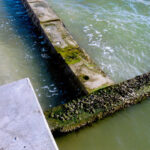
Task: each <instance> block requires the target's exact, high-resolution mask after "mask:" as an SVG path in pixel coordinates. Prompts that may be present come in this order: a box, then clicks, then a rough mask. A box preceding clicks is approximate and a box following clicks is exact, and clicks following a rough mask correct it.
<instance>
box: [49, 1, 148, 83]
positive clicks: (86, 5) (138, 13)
mask: <svg viewBox="0 0 150 150" xmlns="http://www.w3.org/2000/svg"><path fill="white" fill-rule="evenodd" d="M47 1H48V2H49V4H50V5H51V6H52V8H53V9H54V10H55V11H56V12H57V14H58V15H59V16H60V17H61V18H62V20H63V21H64V23H65V25H66V26H67V28H68V29H69V31H70V32H71V33H72V35H73V37H74V38H75V39H76V40H77V41H78V43H79V44H80V45H81V47H83V48H84V49H85V50H86V51H87V52H88V53H89V55H90V56H91V57H92V58H93V59H94V61H95V62H96V63H97V64H98V65H99V66H100V67H101V68H102V70H103V71H104V72H106V73H107V74H108V75H109V76H110V77H111V79H113V80H114V81H116V82H120V81H123V80H126V79H129V78H132V77H134V76H135V75H139V74H141V73H144V72H147V71H150V65H149V62H150V51H149V49H150V38H149V37H150V32H149V31H150V1H149V0H47Z"/></svg>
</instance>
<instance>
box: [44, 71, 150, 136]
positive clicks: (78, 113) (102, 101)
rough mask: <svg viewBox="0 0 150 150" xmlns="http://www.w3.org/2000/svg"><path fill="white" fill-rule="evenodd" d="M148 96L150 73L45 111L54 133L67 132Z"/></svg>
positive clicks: (149, 91)
mask: <svg viewBox="0 0 150 150" xmlns="http://www.w3.org/2000/svg"><path fill="white" fill-rule="evenodd" d="M149 96H150V73H147V74H143V75H141V76H137V77H135V78H133V79H131V80H127V81H125V82H122V83H119V84H116V85H112V86H110V87H106V88H104V89H100V90H98V91H96V92H93V93H92V94H89V95H88V96H85V97H82V98H79V99H76V100H73V101H71V102H69V103H67V104H64V105H61V106H58V107H55V108H53V109H51V110H49V111H47V112H45V115H46V118H47V120H48V123H49V126H50V128H51V129H52V131H53V132H54V133H55V132H56V133H58V132H59V133H67V132H70V131H74V130H77V129H80V128H81V127H83V126H86V125H88V124H91V123H92V122H94V121H96V120H98V119H103V118H105V117H106V116H108V115H111V114H113V113H115V112H116V111H119V110H122V109H124V108H126V107H129V106H131V105H134V104H137V103H139V102H141V101H142V100H145V99H146V98H148V97H149Z"/></svg>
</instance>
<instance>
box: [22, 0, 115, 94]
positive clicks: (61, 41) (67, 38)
mask: <svg viewBox="0 0 150 150" xmlns="http://www.w3.org/2000/svg"><path fill="white" fill-rule="evenodd" d="M22 1H23V0H22ZM23 3H24V4H25V5H28V6H29V8H30V10H31V12H30V13H31V14H30V16H31V18H32V21H33V23H34V24H36V26H37V27H38V28H41V30H42V31H43V32H44V35H45V37H46V38H47V39H48V40H49V41H50V42H51V43H52V45H53V47H54V48H55V50H56V51H57V53H59V54H60V55H61V57H62V58H63V59H64V62H65V63H66V65H68V66H69V67H70V69H71V70H72V72H73V73H74V75H75V76H76V77H77V79H78V80H79V82H80V84H78V85H79V86H81V87H79V88H81V89H84V90H83V91H84V93H85V94H87V93H91V92H93V91H95V90H96V89H100V88H101V87H103V86H104V85H105V86H106V85H107V86H109V85H112V84H113V81H112V80H110V79H109V77H108V76H106V74H105V73H104V72H103V71H102V70H101V69H100V68H98V67H97V66H96V65H95V63H94V62H93V61H92V60H91V59H90V57H89V56H88V54H87V53H86V52H85V50H84V49H82V48H80V46H79V45H78V43H77V42H76V41H75V40H74V39H73V37H72V36H71V34H70V33H69V31H68V30H67V29H66V27H65V25H64V24H63V22H62V20H61V19H60V18H59V17H58V16H57V15H56V13H55V12H54V11H53V10H52V9H51V8H50V7H49V5H48V3H47V2H46V1H45V0H25V1H23ZM32 13H33V14H32ZM35 18H37V19H35ZM37 20H38V21H37ZM38 22H39V23H38ZM64 72H65V71H64ZM84 77H86V78H84ZM72 82H73V81H72ZM74 84H76V83H74ZM83 87H84V88H83Z"/></svg>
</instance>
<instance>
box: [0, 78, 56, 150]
mask: <svg viewBox="0 0 150 150" xmlns="http://www.w3.org/2000/svg"><path fill="white" fill-rule="evenodd" d="M0 150H58V148H57V145H56V143H55V140H54V138H53V136H52V134H51V131H50V129H49V127H48V124H47V122H46V120H45V117H44V115H43V112H42V109H41V107H40V104H39V102H38V100H37V98H36V95H35V93H34V90H33V88H32V85H31V83H30V81H29V79H23V80H20V81H17V82H14V83H11V84H8V85H4V86H0Z"/></svg>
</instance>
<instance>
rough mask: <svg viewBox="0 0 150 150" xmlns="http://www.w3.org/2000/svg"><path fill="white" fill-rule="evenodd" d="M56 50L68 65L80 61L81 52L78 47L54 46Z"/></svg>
mask: <svg viewBox="0 0 150 150" xmlns="http://www.w3.org/2000/svg"><path fill="white" fill-rule="evenodd" d="M55 49H56V50H57V52H58V53H59V54H61V56H62V57H63V59H64V60H65V62H66V63H67V64H68V65H70V64H75V63H78V62H80V61H81V58H80V54H81V52H80V51H79V50H78V49H73V48H68V47H67V48H58V47H55Z"/></svg>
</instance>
